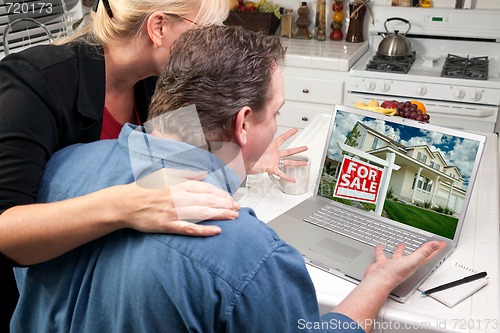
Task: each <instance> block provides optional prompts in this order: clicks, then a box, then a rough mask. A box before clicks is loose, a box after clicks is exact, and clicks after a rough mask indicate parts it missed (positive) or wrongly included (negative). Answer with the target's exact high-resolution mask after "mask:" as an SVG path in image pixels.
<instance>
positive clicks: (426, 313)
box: [240, 114, 500, 332]
mask: <svg viewBox="0 0 500 333" xmlns="http://www.w3.org/2000/svg"><path fill="white" fill-rule="evenodd" d="M329 118H330V115H325V114H320V115H318V116H317V117H316V118H315V119H313V121H311V123H310V124H309V125H308V126H307V127H306V128H305V129H304V130H303V131H302V132H300V133H299V134H298V136H297V137H296V138H295V140H294V141H293V142H292V143H291V144H290V147H293V146H299V145H307V146H308V147H309V150H308V151H307V152H305V153H303V154H304V155H306V156H308V157H310V158H311V177H312V178H311V181H310V184H309V187H310V190H309V192H308V193H306V194H303V195H298V196H291V195H286V194H284V193H282V192H281V191H280V190H279V188H278V185H275V184H274V183H273V182H272V181H271V180H270V179H269V177H268V176H267V174H260V175H252V176H249V177H248V181H247V188H246V189H244V190H242V191H241V192H240V195H244V196H243V197H242V199H241V200H240V202H241V203H242V206H246V207H252V208H253V209H254V210H255V212H256V213H257V216H258V217H259V218H260V219H261V220H262V221H264V222H269V221H270V220H271V219H273V218H274V217H276V216H277V215H279V214H281V213H283V212H285V211H286V210H288V209H289V208H291V207H293V206H295V205H296V204H298V203H299V202H301V201H302V200H304V199H305V198H307V197H309V196H310V195H312V193H313V191H314V185H315V176H313V175H317V173H318V169H319V167H320V165H319V164H320V162H321V161H320V158H321V155H322V148H323V145H324V142H325V141H326V135H327V131H328V126H329V122H330V121H329ZM498 146H499V145H498V136H497V135H495V134H488V138H487V142H486V146H485V153H484V156H483V160H482V161H481V164H480V167H479V173H478V179H477V185H476V186H475V187H474V189H473V192H472V198H471V202H470V206H469V210H468V212H467V217H466V222H465V225H464V227H463V229H462V233H461V239H460V241H459V244H458V247H457V249H456V250H455V252H454V253H453V254H452V256H451V257H450V258H449V259H447V260H446V261H445V262H444V263H443V264H442V265H441V267H440V268H439V269H438V270H437V271H436V272H439V271H441V270H443V269H445V268H446V267H448V266H450V265H453V264H455V262H458V263H460V264H463V265H466V266H468V267H471V268H472V269H475V270H485V271H487V272H488V277H489V283H488V285H487V286H485V287H484V288H483V289H481V290H479V291H478V292H477V293H475V294H474V295H472V296H471V297H469V298H468V299H466V300H464V301H463V302H461V303H459V304H458V305H456V306H455V307H453V308H452V309H450V308H448V307H446V306H445V305H443V304H441V303H439V302H437V301H435V300H434V299H432V298H430V297H422V296H420V295H419V294H418V292H416V293H415V294H414V295H413V296H412V297H411V298H410V299H409V300H408V301H407V302H406V303H404V304H401V303H398V302H395V301H393V300H388V301H387V302H386V305H385V306H384V307H383V309H382V310H381V312H380V314H379V320H381V321H382V320H383V323H385V324H387V326H383V327H381V329H380V330H375V331H374V332H388V331H391V332H394V331H397V329H395V328H399V330H400V331H406V332H410V331H411V330H410V328H411V329H415V328H420V329H427V330H428V331H432V332H500V288H499V276H500V272H499V262H500V241H499V238H500V235H499V202H500V198H499V147H498ZM308 270H309V272H310V274H311V278H312V280H313V282H314V285H315V287H316V293H317V297H318V302H319V304H320V310H321V311H322V313H323V312H326V311H330V310H331V309H332V308H333V307H335V306H336V305H337V304H338V303H339V302H340V301H341V300H342V299H343V298H344V297H345V296H346V295H347V294H348V293H349V292H350V291H351V290H352V289H353V288H354V287H355V285H354V284H353V283H351V282H348V281H346V280H343V279H341V278H339V277H336V276H334V275H331V274H329V273H326V272H324V271H321V270H319V269H317V268H315V267H311V266H308ZM390 322H393V324H392V325H390V324H388V323H390ZM395 322H396V323H398V324H399V325H400V326H397V325H395V324H394V323H395ZM402 325H407V326H402Z"/></svg>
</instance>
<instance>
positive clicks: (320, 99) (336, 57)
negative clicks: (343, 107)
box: [278, 38, 368, 134]
mask: <svg viewBox="0 0 500 333" xmlns="http://www.w3.org/2000/svg"><path fill="white" fill-rule="evenodd" d="M282 43H283V46H285V47H286V48H287V54H286V56H285V67H284V70H283V75H284V78H285V105H284V106H283V108H282V109H281V115H280V116H279V117H278V126H279V130H278V132H279V133H278V134H280V133H283V132H284V131H286V130H288V129H290V128H298V129H303V128H304V127H306V126H307V125H308V124H309V123H310V121H311V120H312V119H313V118H314V117H315V116H316V115H318V114H321V113H325V112H326V113H328V112H332V110H333V106H334V105H335V104H341V103H343V101H344V93H345V82H346V80H347V78H348V77H349V69H350V68H351V67H352V65H354V63H355V62H356V61H357V60H358V59H359V58H360V57H361V56H362V55H363V54H364V53H365V52H366V51H367V49H368V43H367V42H364V43H347V42H334V41H323V42H320V41H316V40H298V39H289V38H282Z"/></svg>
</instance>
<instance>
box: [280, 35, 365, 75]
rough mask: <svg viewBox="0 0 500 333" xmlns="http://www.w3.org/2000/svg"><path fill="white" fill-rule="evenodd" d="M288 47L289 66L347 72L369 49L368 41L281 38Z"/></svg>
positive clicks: (286, 60) (286, 59) (287, 58)
mask: <svg viewBox="0 0 500 333" xmlns="http://www.w3.org/2000/svg"><path fill="white" fill-rule="evenodd" d="M281 42H282V44H283V46H286V47H287V52H286V56H285V62H286V65H287V66H294V67H304V68H315V69H325V70H332V71H342V72H347V71H349V69H350V68H351V67H352V65H354V63H355V62H356V61H358V59H359V58H361V56H362V55H363V54H364V53H365V52H366V51H367V50H368V41H365V42H363V43H348V42H346V41H331V40H326V41H322V42H320V41H317V40H315V39H310V40H304V39H293V38H286V37H283V38H281Z"/></svg>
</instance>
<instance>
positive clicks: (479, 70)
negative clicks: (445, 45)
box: [441, 54, 488, 80]
mask: <svg viewBox="0 0 500 333" xmlns="http://www.w3.org/2000/svg"><path fill="white" fill-rule="evenodd" d="M441 76H442V77H451V78H460V79H470V80H487V79H488V57H486V56H485V57H475V58H469V57H468V56H467V57H460V56H456V55H454V54H448V56H447V57H446V61H445V63H444V66H443V69H442V71H441Z"/></svg>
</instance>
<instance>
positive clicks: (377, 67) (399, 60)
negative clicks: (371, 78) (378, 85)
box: [366, 52, 415, 74]
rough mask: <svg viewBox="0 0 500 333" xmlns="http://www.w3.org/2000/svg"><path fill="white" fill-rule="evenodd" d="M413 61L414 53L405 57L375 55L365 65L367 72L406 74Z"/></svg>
mask: <svg viewBox="0 0 500 333" xmlns="http://www.w3.org/2000/svg"><path fill="white" fill-rule="evenodd" d="M414 61H415V52H412V53H411V54H410V55H407V56H386V55H382V54H378V53H377V54H375V55H374V56H373V58H372V59H371V60H370V62H369V63H368V64H367V65H366V70H367V71H376V72H386V73H400V74H406V73H408V71H409V70H410V68H411V65H412V64H413V62H414Z"/></svg>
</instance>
